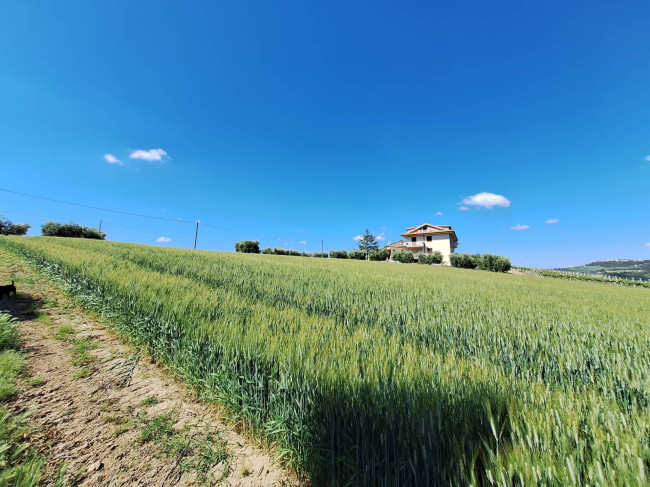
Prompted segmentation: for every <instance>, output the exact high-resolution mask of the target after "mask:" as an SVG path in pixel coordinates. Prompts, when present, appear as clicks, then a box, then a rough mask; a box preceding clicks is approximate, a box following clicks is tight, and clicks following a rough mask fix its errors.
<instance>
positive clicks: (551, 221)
mask: <svg viewBox="0 0 650 487" xmlns="http://www.w3.org/2000/svg"><path fill="white" fill-rule="evenodd" d="M545 223H546V224H547V225H555V224H556V223H560V220H559V218H551V219H550V220H546V222H545Z"/></svg>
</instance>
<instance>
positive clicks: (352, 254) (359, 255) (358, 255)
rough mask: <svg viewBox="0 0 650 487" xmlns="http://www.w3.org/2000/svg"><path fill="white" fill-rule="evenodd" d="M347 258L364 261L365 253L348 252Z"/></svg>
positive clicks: (361, 251)
mask: <svg viewBox="0 0 650 487" xmlns="http://www.w3.org/2000/svg"><path fill="white" fill-rule="evenodd" d="M348 258H349V259H354V260H366V253H365V252H364V251H363V250H350V252H348Z"/></svg>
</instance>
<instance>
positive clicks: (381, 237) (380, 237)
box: [377, 232, 386, 242]
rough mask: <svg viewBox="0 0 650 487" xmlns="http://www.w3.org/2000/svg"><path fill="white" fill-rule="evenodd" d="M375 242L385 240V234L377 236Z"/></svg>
mask: <svg viewBox="0 0 650 487" xmlns="http://www.w3.org/2000/svg"><path fill="white" fill-rule="evenodd" d="M377 240H379V241H380V242H381V241H382V240H386V234H385V233H384V232H381V233H380V234H379V235H377Z"/></svg>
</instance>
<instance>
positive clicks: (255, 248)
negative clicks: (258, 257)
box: [235, 240, 260, 254]
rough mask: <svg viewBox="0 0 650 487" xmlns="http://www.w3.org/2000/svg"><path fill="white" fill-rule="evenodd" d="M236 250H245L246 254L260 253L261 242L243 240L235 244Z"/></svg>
mask: <svg viewBox="0 0 650 487" xmlns="http://www.w3.org/2000/svg"><path fill="white" fill-rule="evenodd" d="M235 252H244V253H245V254H259V253H260V243H259V242H258V241H257V240H242V241H240V242H237V243H236V244H235Z"/></svg>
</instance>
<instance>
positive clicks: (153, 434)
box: [140, 411, 174, 443]
mask: <svg viewBox="0 0 650 487" xmlns="http://www.w3.org/2000/svg"><path fill="white" fill-rule="evenodd" d="M173 413H174V412H173V411H169V412H166V413H163V414H157V415H156V416H153V417H152V418H151V419H150V420H149V421H148V422H147V424H146V426H145V427H144V428H143V430H142V431H141V432H140V443H146V442H148V441H151V440H153V439H159V440H162V439H165V438H169V437H170V436H171V435H172V434H173V433H174V420H173V417H172V416H173Z"/></svg>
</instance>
